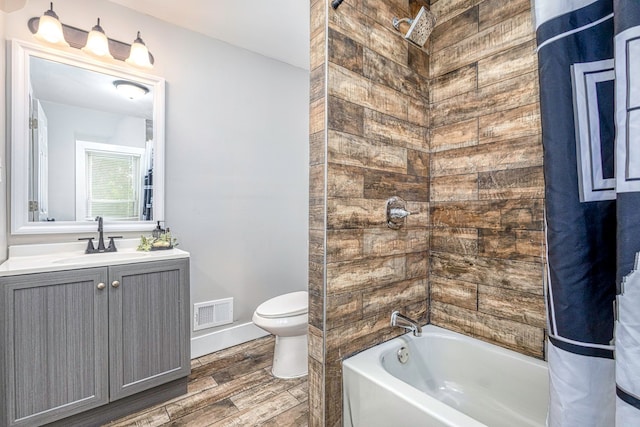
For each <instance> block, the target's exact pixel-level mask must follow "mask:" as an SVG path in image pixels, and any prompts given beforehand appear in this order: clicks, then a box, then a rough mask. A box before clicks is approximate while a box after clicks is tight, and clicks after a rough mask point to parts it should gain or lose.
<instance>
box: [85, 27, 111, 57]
mask: <svg viewBox="0 0 640 427" xmlns="http://www.w3.org/2000/svg"><path fill="white" fill-rule="evenodd" d="M82 50H83V51H84V52H86V53H89V54H91V55H95V56H98V57H101V58H113V56H111V53H110V52H109V40H108V39H107V36H106V34H105V33H104V30H103V29H102V27H101V26H100V18H98V23H97V24H96V25H95V26H94V27H93V28H92V29H91V31H90V32H89V35H88V36H87V44H86V45H85V46H84V47H83V48H82Z"/></svg>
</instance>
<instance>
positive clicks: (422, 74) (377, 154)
mask: <svg viewBox="0 0 640 427" xmlns="http://www.w3.org/2000/svg"><path fill="white" fill-rule="evenodd" d="M329 3H330V1H329V0H311V14H312V18H311V46H312V53H311V91H312V93H311V107H310V109H311V125H310V127H311V129H310V132H311V150H310V151H311V168H310V176H311V180H310V181H311V193H310V194H311V197H310V203H311V209H310V212H311V218H310V251H309V252H310V282H311V283H310V307H311V312H310V321H309V323H310V326H309V329H310V340H309V349H310V376H309V383H310V386H309V390H310V400H309V401H310V409H311V419H310V425H312V426H320V425H324V426H340V425H342V372H341V369H342V368H341V362H342V360H343V359H344V358H345V357H348V356H350V355H352V354H355V353H357V352H359V351H362V350H364V349H366V348H369V347H371V346H374V345H376V344H378V343H380V342H383V341H386V340H388V339H390V338H392V337H394V336H396V335H399V334H401V333H402V330H400V329H396V328H394V329H391V328H390V327H389V318H390V316H391V312H392V311H393V310H396V309H398V310H403V311H404V312H405V313H407V314H408V315H410V316H413V317H415V318H417V319H420V320H421V321H422V322H426V321H427V312H428V291H427V278H428V264H429V261H428V251H429V232H428V226H429V168H430V163H431V161H430V157H429V143H428V137H429V133H428V126H429V57H428V55H427V54H426V52H425V51H423V50H421V49H418V48H416V47H415V46H410V45H409V43H408V42H407V41H405V40H404V39H403V38H402V36H401V34H400V33H398V32H397V31H395V30H394V29H393V27H392V26H391V19H392V18H393V16H399V17H408V16H410V14H411V13H415V10H416V7H418V8H419V6H417V3H415V4H414V2H413V1H411V2H410V1H409V0H387V1H380V0H354V1H345V2H344V3H343V4H342V5H341V6H340V7H339V8H338V9H337V10H334V9H332V8H331V7H330V5H329ZM405 30H406V29H405ZM392 196H399V197H401V198H403V199H404V200H406V201H407V209H408V210H409V211H411V212H412V215H411V216H410V217H409V218H408V219H407V222H406V226H405V227H403V228H402V229H401V230H391V229H389V228H388V227H387V226H386V217H385V215H386V211H385V202H386V200H387V199H388V198H390V197H392Z"/></svg>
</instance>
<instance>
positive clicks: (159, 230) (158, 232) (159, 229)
mask: <svg viewBox="0 0 640 427" xmlns="http://www.w3.org/2000/svg"><path fill="white" fill-rule="evenodd" d="M160 222H161V221H158V225H157V226H156V228H155V229H154V230H153V231H152V232H151V236H153V238H154V239H157V238H159V237H160V236H161V235H162V234H163V233H164V229H163V228H162V227H160Z"/></svg>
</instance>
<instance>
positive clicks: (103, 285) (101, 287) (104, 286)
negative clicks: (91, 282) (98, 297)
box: [98, 282, 107, 290]
mask: <svg viewBox="0 0 640 427" xmlns="http://www.w3.org/2000/svg"><path fill="white" fill-rule="evenodd" d="M106 287H107V285H105V284H104V283H102V282H100V283H98V289H100V290H103V289H104V288H106Z"/></svg>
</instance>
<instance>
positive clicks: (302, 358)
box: [253, 291, 309, 378]
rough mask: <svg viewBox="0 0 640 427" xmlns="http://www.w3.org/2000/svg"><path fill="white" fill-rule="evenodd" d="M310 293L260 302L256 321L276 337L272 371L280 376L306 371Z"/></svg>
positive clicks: (304, 373) (289, 294) (285, 295)
mask: <svg viewBox="0 0 640 427" xmlns="http://www.w3.org/2000/svg"><path fill="white" fill-rule="evenodd" d="M308 311H309V295H308V293H307V292H306V291H300V292H291V293H288V294H284V295H280V296H277V297H275V298H271V299H270V300H267V301H265V302H263V303H262V304H260V305H259V306H258V308H256V311H255V312H254V313H253V323H254V324H255V325H256V326H259V327H260V328H262V329H264V330H265V331H267V332H270V333H271V334H273V335H275V336H276V344H275V347H274V349H273V365H272V367H271V373H272V374H273V376H274V377H277V378H297V377H302V376H304V375H306V374H307V369H308V364H307V323H308V322H309V315H308Z"/></svg>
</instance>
